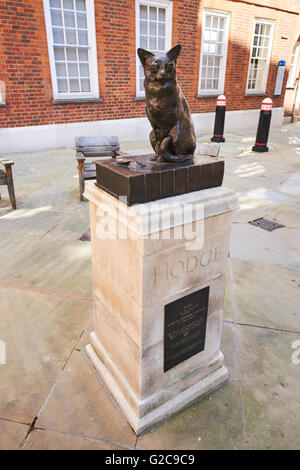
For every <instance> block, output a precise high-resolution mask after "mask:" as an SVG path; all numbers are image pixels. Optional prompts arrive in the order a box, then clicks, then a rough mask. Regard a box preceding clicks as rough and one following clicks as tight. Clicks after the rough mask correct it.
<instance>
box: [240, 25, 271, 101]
mask: <svg viewBox="0 0 300 470" xmlns="http://www.w3.org/2000/svg"><path fill="white" fill-rule="evenodd" d="M257 23H259V24H266V25H270V26H271V31H270V42H269V51H268V55H267V58H266V60H267V62H266V67H265V73H264V77H263V81H262V83H263V86H262V87H261V88H251V89H248V82H249V76H250V65H251V57H252V51H253V47H254V35H255V27H256V24H257ZM274 29H275V21H273V20H266V19H263V18H255V20H254V23H253V30H252V39H251V48H250V55H249V62H248V73H247V82H246V93H245V94H246V95H257V94H260V93H265V92H266V88H267V82H268V76H269V67H270V61H271V54H272V47H273V39H274Z"/></svg>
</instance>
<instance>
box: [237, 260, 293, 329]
mask: <svg viewBox="0 0 300 470" xmlns="http://www.w3.org/2000/svg"><path fill="white" fill-rule="evenodd" d="M232 270H233V279H234V294H235V302H236V307H237V321H238V322H239V323H244V324H250V325H256V326H261V327H267V328H277V329H282V330H287V331H295V332H300V309H299V305H300V269H299V265H278V264H270V263H263V262H254V261H244V260H238V259H233V260H232Z"/></svg>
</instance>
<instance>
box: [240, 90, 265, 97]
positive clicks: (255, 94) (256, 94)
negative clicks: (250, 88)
mask: <svg viewBox="0 0 300 470" xmlns="http://www.w3.org/2000/svg"><path fill="white" fill-rule="evenodd" d="M244 96H245V97H246V98H248V97H249V96H268V94H267V93H262V92H259V91H258V92H257V93H245V94H244Z"/></svg>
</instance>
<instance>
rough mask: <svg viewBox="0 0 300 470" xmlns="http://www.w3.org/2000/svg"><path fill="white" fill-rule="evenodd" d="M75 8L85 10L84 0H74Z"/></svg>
mask: <svg viewBox="0 0 300 470" xmlns="http://www.w3.org/2000/svg"><path fill="white" fill-rule="evenodd" d="M76 10H79V11H86V10H85V0H76Z"/></svg>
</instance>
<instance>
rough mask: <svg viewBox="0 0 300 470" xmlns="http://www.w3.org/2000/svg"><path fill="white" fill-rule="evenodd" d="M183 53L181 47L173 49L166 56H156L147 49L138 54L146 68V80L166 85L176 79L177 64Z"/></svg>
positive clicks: (138, 51) (178, 45) (140, 50)
mask: <svg viewBox="0 0 300 470" xmlns="http://www.w3.org/2000/svg"><path fill="white" fill-rule="evenodd" d="M180 51H181V45H180V44H177V46H174V47H172V49H170V50H169V52H167V53H166V54H162V55H155V54H153V53H152V52H149V51H146V50H145V49H138V50H137V53H138V56H139V58H140V61H141V63H142V66H143V68H144V74H145V78H146V80H149V81H150V82H161V83H162V84H163V83H166V82H168V81H170V80H175V79H176V62H177V59H178V56H179V54H180Z"/></svg>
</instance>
